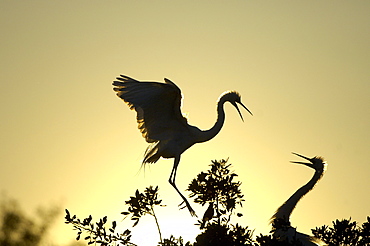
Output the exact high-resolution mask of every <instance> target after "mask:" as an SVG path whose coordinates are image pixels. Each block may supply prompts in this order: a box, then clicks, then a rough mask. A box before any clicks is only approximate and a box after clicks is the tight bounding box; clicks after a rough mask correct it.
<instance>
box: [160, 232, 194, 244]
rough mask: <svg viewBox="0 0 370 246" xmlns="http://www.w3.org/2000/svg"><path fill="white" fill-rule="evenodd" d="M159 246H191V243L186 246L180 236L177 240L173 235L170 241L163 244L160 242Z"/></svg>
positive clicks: (166, 240)
mask: <svg viewBox="0 0 370 246" xmlns="http://www.w3.org/2000/svg"><path fill="white" fill-rule="evenodd" d="M159 246H191V244H190V242H187V243H185V244H184V240H183V239H182V237H181V236H180V237H179V238H175V237H174V236H173V235H171V236H170V238H169V239H166V238H165V239H164V240H163V242H159Z"/></svg>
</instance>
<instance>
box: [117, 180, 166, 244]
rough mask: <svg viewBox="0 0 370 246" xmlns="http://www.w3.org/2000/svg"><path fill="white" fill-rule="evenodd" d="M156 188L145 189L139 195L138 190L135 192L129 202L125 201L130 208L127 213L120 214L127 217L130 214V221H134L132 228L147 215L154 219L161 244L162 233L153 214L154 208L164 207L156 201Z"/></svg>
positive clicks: (159, 201) (160, 201)
mask: <svg viewBox="0 0 370 246" xmlns="http://www.w3.org/2000/svg"><path fill="white" fill-rule="evenodd" d="M157 192H158V186H156V187H155V188H153V186H150V187H148V188H146V189H145V191H144V193H140V192H139V190H136V192H135V196H132V197H130V200H129V201H126V204H127V205H129V206H130V207H129V208H128V212H122V213H121V214H123V215H129V214H130V213H131V220H135V223H134V225H133V226H132V227H134V226H136V225H137V224H138V223H139V219H140V218H141V216H143V215H146V214H149V215H151V216H153V217H154V219H155V223H156V225H157V229H158V233H159V239H160V241H161V242H162V233H161V229H160V228H159V224H158V219H157V216H156V215H155V212H154V206H164V205H162V204H161V203H162V200H158V193H157Z"/></svg>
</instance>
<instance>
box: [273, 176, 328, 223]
mask: <svg viewBox="0 0 370 246" xmlns="http://www.w3.org/2000/svg"><path fill="white" fill-rule="evenodd" d="M322 175H323V172H322V171H316V172H315V174H314V175H313V176H312V178H311V179H310V181H308V182H307V184H305V185H304V186H302V187H301V188H299V189H298V190H297V191H296V192H295V193H294V194H293V195H292V196H291V197H289V199H288V200H287V201H286V202H285V203H284V204H283V205H281V206H280V207H279V208H278V210H277V211H276V213H275V214H274V216H273V217H272V218H271V220H274V219H283V220H285V221H286V222H289V220H290V219H289V218H290V215H291V214H292V212H293V210H294V208H295V206H296V205H297V203H298V202H299V200H301V198H302V197H303V196H304V195H306V194H307V193H308V192H309V191H310V190H312V189H313V187H314V186H315V184H316V183H317V182H318V181H319V180H320V179H321V177H322Z"/></svg>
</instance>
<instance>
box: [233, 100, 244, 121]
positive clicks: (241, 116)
mask: <svg viewBox="0 0 370 246" xmlns="http://www.w3.org/2000/svg"><path fill="white" fill-rule="evenodd" d="M234 106H235V108H236V110H238V113H239V115H240V118H242V121H244V119H243V115H242V113H241V112H240V110H239V108H238V104H236V103H235V104H234Z"/></svg>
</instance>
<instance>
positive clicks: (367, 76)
mask: <svg viewBox="0 0 370 246" xmlns="http://www.w3.org/2000/svg"><path fill="white" fill-rule="evenodd" d="M369 11H370V2H369V1H362V0H361V1H357V0H353V1H341V0H339V1H316V0H315V1H247V0H245V1H163V0H160V1H126V0H121V1H118V0H114V1H113V0H112V1H91V0H89V1H87V0H86V1H79V0H78V1H10V0H0V19H1V21H0V29H1V33H2V35H1V38H0V49H1V51H0V54H1V55H0V62H1V66H0V70H1V72H0V78H1V89H0V93H1V95H0V100H1V103H0V113H1V128H0V129H1V130H0V132H1V137H0V141H1V155H0V158H1V159H0V160H1V171H0V192H1V193H2V194H6V195H7V196H8V197H12V198H14V199H16V200H18V201H19V203H20V205H21V206H22V207H23V208H24V209H25V210H26V211H27V212H28V213H29V214H32V213H33V212H34V211H35V210H36V208H37V207H38V206H46V207H47V206H49V205H52V204H57V205H59V206H60V207H61V209H64V208H68V209H69V210H70V212H71V213H73V214H77V215H78V216H80V217H82V218H83V217H84V216H88V215H89V214H92V215H93V218H94V219H98V218H100V217H102V216H104V215H108V220H117V222H118V223H119V224H121V223H122V225H123V227H124V228H129V229H131V225H132V222H131V221H130V220H129V219H127V220H124V221H122V219H123V216H122V215H120V213H121V212H122V211H124V210H127V207H126V206H125V204H124V201H126V200H128V199H129V197H130V196H131V195H133V194H134V192H135V190H136V189H139V190H141V191H142V190H144V189H145V187H147V186H149V185H159V187H160V190H159V193H160V197H161V199H163V203H164V204H166V205H167V206H166V207H163V208H159V209H158V210H157V213H158V219H159V223H160V226H161V227H162V230H163V234H164V237H169V236H170V235H171V234H173V235H175V236H176V237H178V236H180V235H181V236H183V237H184V238H185V239H186V240H190V241H192V242H193V241H194V238H195V236H196V235H197V234H199V230H198V227H197V226H194V224H195V223H196V219H195V218H191V217H190V216H189V213H188V211H187V210H178V207H177V205H178V204H179V203H180V202H181V198H180V197H179V196H178V195H177V193H176V191H175V190H174V189H173V188H172V187H171V186H170V185H169V184H168V177H169V175H170V172H171V169H172V164H173V159H168V160H166V159H160V160H159V161H158V162H157V163H156V164H155V165H152V166H149V167H146V169H145V171H144V170H143V169H140V167H141V160H142V156H143V154H144V151H145V148H146V146H147V143H146V142H145V140H144V139H143V138H142V136H141V134H140V132H139V131H138V129H137V124H136V119H135V117H136V114H135V112H133V111H131V110H129V108H128V107H127V105H125V104H124V103H123V101H121V100H120V99H119V98H118V97H117V96H116V95H115V93H114V92H113V90H112V81H113V80H114V79H115V77H117V76H119V75H120V74H125V75H128V76H130V77H133V78H136V79H138V80H144V81H163V78H164V77H166V78H169V79H170V80H172V81H174V82H175V83H176V84H177V85H178V86H179V87H180V88H181V90H182V93H183V107H182V111H183V112H184V113H186V114H187V115H188V118H189V123H190V124H191V125H195V126H197V127H199V128H201V129H208V128H210V127H211V126H212V125H213V124H214V122H215V120H216V117H217V115H216V101H217V99H218V97H219V95H220V94H221V93H222V92H224V91H226V90H236V91H238V92H239V93H240V94H241V95H242V102H243V103H244V105H246V106H247V107H248V108H249V109H250V110H251V111H252V112H253V116H251V115H249V114H248V112H247V111H245V110H242V113H243V117H244V122H242V120H241V119H240V117H239V115H238V113H237V111H236V110H235V109H234V107H232V106H231V105H230V104H226V105H225V111H226V121H225V124H224V127H223V129H222V130H221V132H220V133H219V134H218V135H217V136H216V137H215V138H214V139H212V140H211V141H209V142H206V143H202V144H197V145H194V146H193V147H191V148H190V149H188V150H187V151H186V152H184V153H183V155H182V159H181V162H180V165H179V168H178V172H177V180H176V182H177V185H178V187H179V189H180V190H181V191H182V192H183V194H188V193H186V192H185V189H186V188H187V185H188V184H189V183H190V181H191V180H192V179H193V178H195V177H196V175H197V174H198V173H200V172H201V171H206V170H207V169H208V167H209V166H208V165H209V164H210V163H211V160H214V159H217V160H219V159H226V158H229V162H230V163H232V164H233V168H232V169H233V170H235V172H236V173H237V174H238V175H239V176H238V178H239V180H240V181H241V182H242V186H241V189H242V191H243V193H244V195H245V200H246V201H245V202H244V204H243V208H242V209H239V210H238V212H242V213H243V214H244V216H243V217H242V218H238V219H237V220H235V222H238V223H240V224H242V225H248V226H249V228H250V229H255V235H258V234H259V233H263V234H267V233H268V232H269V230H270V229H271V228H270V226H269V224H268V222H269V218H270V217H271V216H272V215H273V213H274V211H275V210H276V209H277V208H278V207H279V206H280V205H281V204H282V203H283V202H284V201H285V200H286V199H288V197H289V196H290V195H291V194H293V192H295V191H296V190H297V189H298V188H299V187H300V186H302V185H303V184H305V183H306V182H307V181H308V180H309V179H310V178H311V177H312V175H313V170H311V169H309V168H307V167H304V166H300V165H294V164H290V161H300V159H299V158H298V157H296V156H294V155H292V154H291V152H297V153H300V154H303V155H306V156H308V157H313V156H315V155H319V156H323V157H324V158H325V159H326V160H327V162H328V167H327V171H326V173H325V175H324V177H323V179H322V180H321V181H320V182H319V183H318V184H317V186H316V187H315V189H314V190H313V191H312V192H310V193H309V194H308V195H307V196H305V197H304V198H303V199H302V200H301V202H300V203H299V204H298V206H297V207H296V209H295V210H294V211H293V215H292V217H291V222H292V225H293V226H294V227H297V230H298V231H300V232H304V233H308V234H310V229H311V228H315V227H316V226H321V225H324V224H326V225H331V221H333V220H335V219H342V218H349V217H351V218H352V220H356V221H358V222H359V223H363V222H364V221H365V219H366V216H369V215H370V196H369V188H370V181H369V180H370V179H369V177H370V155H369V153H370V152H369V148H370V131H369V126H370V96H369V95H370V52H369V51H370V49H369V44H370V32H369V24H370V15H369ZM192 204H194V203H193V202H192ZM194 209H195V210H196V212H197V213H198V215H199V216H202V214H203V213H204V210H205V208H204V207H200V206H197V205H194ZM63 216H64V214H63V212H61V215H60V216H59V217H58V220H57V221H56V223H55V224H54V227H53V230H52V231H51V233H50V237H51V240H52V241H53V242H55V243H57V244H58V245H66V244H67V243H69V242H70V241H72V240H73V239H74V237H75V232H74V231H73V230H72V227H71V226H69V225H65V224H64V219H63ZM121 221H122V222H121ZM143 234H144V235H145V238H144V239H143ZM133 235H134V236H133V239H132V241H133V242H134V243H137V244H139V245H140V246H141V245H149V246H150V245H156V244H155V242H157V241H158V240H159V239H158V234H157V231H156V227H155V223H154V220H153V218H150V217H148V218H147V219H144V220H143V221H142V222H140V223H139V226H138V227H135V228H133Z"/></svg>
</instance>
